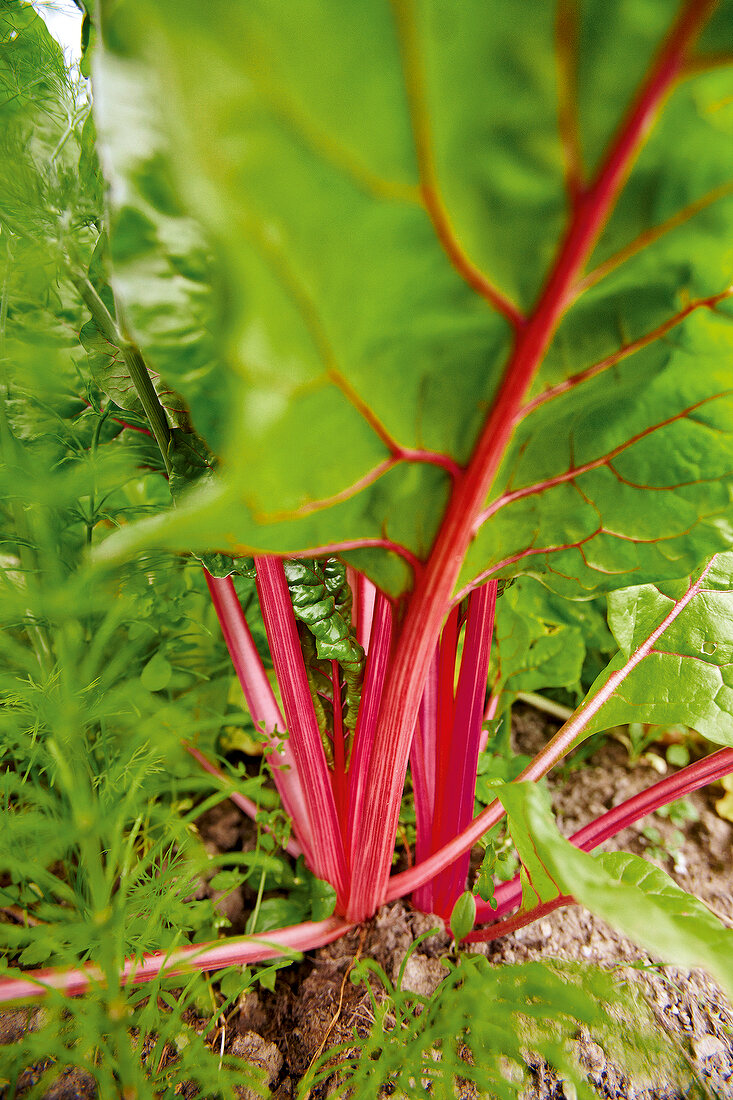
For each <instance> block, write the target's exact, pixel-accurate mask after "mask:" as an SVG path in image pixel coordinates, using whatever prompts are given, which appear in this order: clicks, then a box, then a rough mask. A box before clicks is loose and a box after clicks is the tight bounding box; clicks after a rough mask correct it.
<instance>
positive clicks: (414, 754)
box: [410, 649, 438, 913]
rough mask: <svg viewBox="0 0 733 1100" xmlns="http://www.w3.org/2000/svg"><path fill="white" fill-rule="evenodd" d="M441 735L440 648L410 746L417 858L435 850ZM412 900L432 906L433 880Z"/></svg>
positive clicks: (423, 907) (426, 910) (421, 905)
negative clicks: (439, 708)
mask: <svg viewBox="0 0 733 1100" xmlns="http://www.w3.org/2000/svg"><path fill="white" fill-rule="evenodd" d="M437 737H438V650H437V649H436V652H435V655H434V656H433V660H432V662H431V665H430V672H429V673H428V678H427V681H426V683H425V688H424V690H423V697H422V702H421V703H420V712H419V714H418V719H417V725H416V727H415V736H414V737H413V740H412V746H411V748H410V770H411V772H412V792H413V797H414V801H415V818H416V837H415V858H416V859H417V860H418V861H420V860H423V859H426V858H427V857H428V856H429V855H430V852H431V851H432V828H433V820H434V816H435V786H436V777H435V771H436V764H437V748H436V745H437ZM412 901H413V904H414V905H415V907H416V908H417V909H421V910H422V911H423V912H424V913H432V912H433V911H434V910H433V884H432V882H426V883H424V884H423V885H422V886H420V887H418V889H417V890H416V891H415V893H414V894H413V896H412Z"/></svg>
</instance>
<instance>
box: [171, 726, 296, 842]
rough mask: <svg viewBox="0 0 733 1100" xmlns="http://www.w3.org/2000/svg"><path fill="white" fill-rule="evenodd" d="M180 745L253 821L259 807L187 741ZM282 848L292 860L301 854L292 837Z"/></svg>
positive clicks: (267, 831) (266, 829) (270, 830)
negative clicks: (235, 788) (213, 777)
mask: <svg viewBox="0 0 733 1100" xmlns="http://www.w3.org/2000/svg"><path fill="white" fill-rule="evenodd" d="M181 744H182V745H183V747H184V749H185V750H186V752H188V753H190V754H191V756H192V757H193V758H194V760H195V761H196V763H197V764H200V765H201V767H202V768H203V769H204V771H207V772H208V773H209V775H213V776H216V778H217V779H218V780H220V782H221V784H222V786H223V787H225V788H226V791H227V798H228V799H229V801H230V802H233V803H234V805H235V806H239V808H240V810H242V811H243V813H245V814H247V817H251V818H252V820H253V821H254V820H255V818H256V817H257V814H258V813H259V812H260V807H259V806H258V805H257V803H256V802H254V801H253V800H252V799H251V798H247V795H246V794H240V792H239V791H236V790H234V788H233V787H232V784H231V782H230V781H229V780H228V779H227V777H226V776H225V775H224V772H223V771H221V770H220V769H219V768H217V766H216V764H212V762H211V760H209V759H208V758H207V757H206V756H204V754H203V753H202V752H199V750H198V749H197V748H196V747H195V746H194V745H189V743H188V741H181ZM263 828H264V830H265V832H266V833H270V834H272V829H271V828H270V827H269V826H268V825H265V826H263ZM284 848H285V851H286V852H287V853H288V855H289V856H292V857H293V859H297V858H298V856H299V855H301V854H302V852H303V849H302V848H301V846H300V844H298V842H297V840H294V839H293V837H290V839H289V840H288V841H287V843H286V844H285V845H284Z"/></svg>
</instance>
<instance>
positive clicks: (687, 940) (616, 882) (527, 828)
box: [498, 783, 733, 996]
mask: <svg viewBox="0 0 733 1100" xmlns="http://www.w3.org/2000/svg"><path fill="white" fill-rule="evenodd" d="M498 797H499V798H500V799H501V801H502V803H503V805H504V807H505V808H506V810H507V814H508V820H509V829H510V831H511V834H512V839H513V840H514V843H515V844H516V846H517V850H518V852H519V857H520V859H521V860H522V864H523V867H524V877H525V885H526V889H525V897H524V898H523V906H526V907H528V908H532V907H533V905H534V904H536V903H537V901H538V899H539V900H540V901H543V902H544V901H549V900H551V899H553V898H556V897H558V896H561V895H562V896H572V897H574V898H575V899H576V901H578V902H580V903H581V904H582V905H585V906H587V907H588V909H590V910H591V912H593V913H595V914H596V915H597V916H599V917H602V918H603V919H604V920H607V921H608V922H609V924H611V925H613V926H614V927H615V928H617V929H618V930H619V931H620V932H623V933H624V935H627V936H629V937H630V938H631V939H632V940H634V941H635V942H636V943H638V944H640V945H641V946H642V947H644V948H646V949H647V950H649V951H650V952H652V953H653V954H654V955H657V956H661V957H662V958H666V959H669V960H670V961H673V962H674V964H675V965H676V966H679V965H682V966H702V967H704V968H705V969H706V970H707V971H709V973H710V974H711V975H712V976H713V977H714V978H715V979H716V980H717V981H719V982H720V984H721V985H722V986H723V988H724V989H725V990H726V992H727V993H728V995H729V996H730V995H731V993H733V930H731V929H729V928H726V927H725V926H724V925H723V924H721V922H720V921H719V920H718V919H717V917H714V916H713V914H712V913H711V912H710V910H709V909H707V908H706V907H705V906H704V905H703V903H702V902H701V901H698V900H697V898H694V897H692V896H691V895H690V894H687V893H685V891H684V890H681V889H680V888H679V887H678V886H677V885H676V884H675V883H674V882H673V881H672V879H671V878H670V877H669V875H666V874H665V873H664V871H661V870H659V868H657V867H654V866H652V865H651V864H649V863H647V862H646V860H644V859H641V857H640V856H634V855H631V854H630V853H628V852H609V853H605V854H603V855H601V856H597V857H594V856H591V855H588V854H587V853H586V852H581V851H580V850H579V849H578V848H576V847H575V846H574V845H573V844H571V843H570V841H569V840H565V838H564V837H563V836H561V834H560V833H559V831H558V829H557V826H556V824H555V821H554V818H553V815H552V811H551V809H550V805H549V797H548V795H547V793H546V792H545V791H543V790H542V788H540V787H538V786H537V785H536V784H531V783H511V784H507V785H506V786H505V787H503V788H502V789H501V790H499V791H498Z"/></svg>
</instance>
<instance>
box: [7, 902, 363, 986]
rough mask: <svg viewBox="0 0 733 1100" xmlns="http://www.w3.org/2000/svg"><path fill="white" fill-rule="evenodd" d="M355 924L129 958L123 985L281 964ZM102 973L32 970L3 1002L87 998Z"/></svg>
mask: <svg viewBox="0 0 733 1100" xmlns="http://www.w3.org/2000/svg"><path fill="white" fill-rule="evenodd" d="M349 928H351V925H350V924H348V923H347V922H346V921H344V920H342V919H341V918H340V917H328V918H327V919H326V920H322V921H317V922H315V923H313V922H310V921H308V922H307V923H305V924H294V925H291V926H290V927H289V928H277V929H275V930H274V931H272V932H257V933H255V934H253V935H251V936H232V937H231V938H229V939H225V940H220V941H219V942H217V943H200V944H193V945H192V946H191V947H178V948H175V949H174V950H172V951H156V952H155V953H154V954H151V955H145V956H144V957H143V959H142V960H139V959H127V960H126V961H125V963H124V965H123V967H122V972H121V975H120V984H121V985H140V984H142V983H143V982H149V981H151V980H152V979H153V978H157V977H158V975H159V974H162V973H164V974H165V975H166V977H175V976H177V975H178V974H188V973H191V972H192V971H195V970H199V971H202V970H207V971H208V970H222V969H223V968H224V967H226V966H245V965H246V964H247V963H251V962H262V961H264V960H266V959H277V958H279V957H280V956H282V955H289V954H291V953H295V952H300V951H310V950H311V949H312V948H315V947H323V946H324V944H327V943H332V942H333V940H336V939H338V938H339V936H343V935H344V933H345V932H348V930H349ZM105 982H106V979H105V975H104V974H103V972H102V971H101V970H100V969H99V967H96V966H89V967H78V968H70V969H57V968H53V967H51V968H48V969H46V970H30V971H28V973H27V974H25V975H24V976H23V977H22V978H7V979H5V980H4V981H2V982H0V1003H3V1002H7V1001H20V1000H28V999H29V998H33V997H45V996H47V995H48V994H49V993H51V992H53V991H56V992H59V993H62V994H63V995H64V996H67V997H74V996H77V995H78V994H80V993H86V992H87V990H89V989H90V988H92V987H93V986H98V985H105Z"/></svg>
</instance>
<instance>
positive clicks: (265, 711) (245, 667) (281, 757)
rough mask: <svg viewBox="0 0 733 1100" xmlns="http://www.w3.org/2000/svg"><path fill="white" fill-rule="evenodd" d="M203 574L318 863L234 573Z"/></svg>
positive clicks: (289, 809) (279, 778)
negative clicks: (233, 576) (221, 574)
mask: <svg viewBox="0 0 733 1100" xmlns="http://www.w3.org/2000/svg"><path fill="white" fill-rule="evenodd" d="M204 577H205V578H206V584H207V585H208V589H209V592H210V594H211V599H212V602H213V604H214V610H215V611H216V614H217V618H218V619H219V624H220V626H221V631H222V634H223V635H224V641H225V642H226V644H227V649H228V650H229V656H230V657H231V659H232V664H233V665H234V670H235V672H236V673H237V677H238V679H239V683H240V684H241V687H242V691H243V692H244V698H245V699H246V701H247V707H248V709H249V712H250V714H251V715H252V719H253V721H254V723H255V725H256V726H257V727H258V728H259V729H261V730H262V731H264V733H265V734H266V736H267V742H266V743H267V745H268V746H269V747H270V748H271V749H272V750H273V751H272V753H271V756H270V764H271V766H272V776H273V779H274V781H275V786H276V788H277V791H278V794H279V795H280V799H281V801H282V804H283V809H284V810H285V812H286V814H287V815H288V817H289V818H290V820H291V821H292V822H293V828H294V830H295V835H296V837H297V839H298V842H299V844H300V847H301V848H302V849H303V852H304V854H305V857H306V861H307V862H308V864H309V865H310V866H313V851H312V846H313V833H312V829H311V826H310V816H309V814H308V809H307V805H306V799H305V795H304V793H303V787H302V784H301V781H300V775H299V773H298V769H297V767H296V764H295V757H294V756H293V751H292V748H291V746H290V742H289V741H288V740H287V738H283V737H282V736H279V737H278V736H277V734H278V731H279V732H280V734H284V733H285V719H284V718H283V716H282V714H281V712H280V708H279V706H278V705H277V700H276V699H275V695H274V692H273V690H272V687H271V685H270V681H269V679H268V678H267V673H266V672H265V669H264V666H263V664H262V661H261V659H260V655H259V653H258V652H257V646H256V645H255V643H254V639H253V638H252V635H251V633H250V630H249V627H248V626H247V620H246V618H245V615H244V611H243V610H242V605H241V604H240V602H239V597H238V596H237V592H236V589H235V587H234V582H233V581H232V578H231V577H225V578H220V577H212V576H211V574H210V573H209V572H208V571H207V570H206V569H204Z"/></svg>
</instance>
